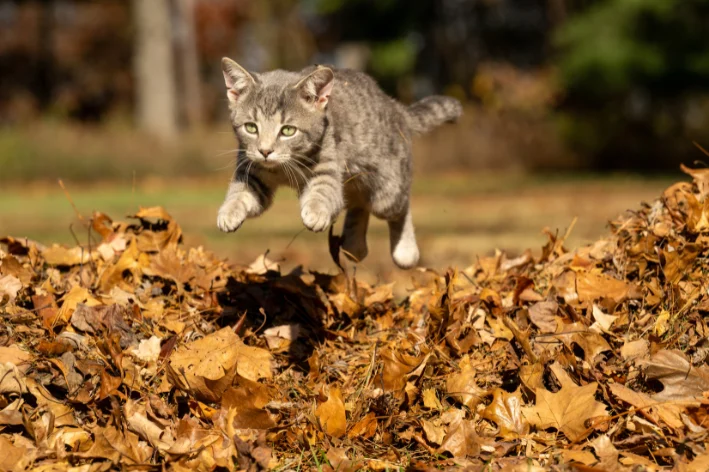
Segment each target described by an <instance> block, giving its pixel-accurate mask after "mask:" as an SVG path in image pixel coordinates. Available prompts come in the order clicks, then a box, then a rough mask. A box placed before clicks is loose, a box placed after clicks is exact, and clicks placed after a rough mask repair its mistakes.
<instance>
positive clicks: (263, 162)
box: [255, 158, 283, 170]
mask: <svg viewBox="0 0 709 472" xmlns="http://www.w3.org/2000/svg"><path fill="white" fill-rule="evenodd" d="M255 162H256V163H257V164H258V165H259V166H261V167H263V168H264V169H269V170H270V169H275V168H277V167H280V165H281V164H282V163H283V160H282V159H273V158H269V159H258V160H256V161H255Z"/></svg>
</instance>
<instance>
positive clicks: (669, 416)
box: [609, 383, 685, 428]
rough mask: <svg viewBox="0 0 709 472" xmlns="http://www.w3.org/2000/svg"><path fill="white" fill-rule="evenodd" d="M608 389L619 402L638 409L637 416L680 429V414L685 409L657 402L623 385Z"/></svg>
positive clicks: (614, 385) (612, 386)
mask: <svg viewBox="0 0 709 472" xmlns="http://www.w3.org/2000/svg"><path fill="white" fill-rule="evenodd" d="M609 389H610V391H611V393H612V394H613V395H615V396H616V397H617V398H618V399H619V400H621V401H623V402H625V403H628V404H629V405H632V406H634V407H635V408H638V409H639V410H640V411H639V414H640V415H642V416H644V417H645V418H647V419H649V420H650V421H652V422H653V423H655V424H659V420H662V421H663V422H664V424H666V425H667V426H669V427H670V428H681V427H682V426H683V423H682V420H681V418H680V413H682V411H684V409H685V407H683V406H682V405H677V404H672V403H669V402H658V401H656V400H654V399H653V398H652V397H650V395H647V394H645V393H642V392H636V391H634V390H631V389H629V388H627V387H625V386H623V385H620V384H617V383H613V384H610V386H609Z"/></svg>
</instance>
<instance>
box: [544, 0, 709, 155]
mask: <svg viewBox="0 0 709 472" xmlns="http://www.w3.org/2000/svg"><path fill="white" fill-rule="evenodd" d="M707 25H709V0H602V1H597V2H594V3H592V4H591V5H590V6H589V7H587V8H582V9H581V10H580V11H579V12H577V13H576V14H575V15H574V16H572V17H571V18H569V20H568V21H567V22H566V23H565V24H564V26H563V27H562V28H561V29H560V30H559V33H558V36H557V44H558V46H559V48H560V54H559V57H558V66H559V71H560V78H561V80H562V83H563V85H564V86H565V88H566V90H567V94H566V99H565V101H564V103H563V104H562V114H561V117H562V120H561V123H562V125H563V130H564V132H565V133H566V135H567V137H568V139H569V140H570V142H571V143H572V144H574V145H575V146H576V147H577V149H579V150H581V151H582V152H584V153H586V154H588V155H590V156H591V159H592V163H594V164H597V165H599V166H601V167H603V168H619V167H623V168H630V167H635V168H637V167H644V168H645V169H648V168H661V167H666V166H667V165H671V166H672V167H674V166H675V165H676V162H677V161H681V160H687V159H691V158H692V157H694V158H696V157H697V154H696V153H695V152H694V150H692V149H691V139H692V138H699V137H701V136H699V135H695V134H694V133H693V129H697V130H702V129H704V130H705V129H706V128H705V126H706V125H707V124H709V123H708V122H707V118H708V116H707V110H706V109H705V110H703V111H702V110H701V108H702V107H701V106H700V105H701V103H702V98H701V97H702V96H704V97H706V95H707V93H709V42H707V39H706V35H707ZM704 103H706V101H704ZM705 108H706V107H705ZM698 125H699V126H698ZM702 125H703V126H702ZM687 153H689V154H687Z"/></svg>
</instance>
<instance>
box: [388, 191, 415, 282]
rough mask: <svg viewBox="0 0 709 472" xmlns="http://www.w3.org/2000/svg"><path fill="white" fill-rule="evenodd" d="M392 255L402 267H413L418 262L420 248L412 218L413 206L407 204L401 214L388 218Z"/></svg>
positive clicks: (395, 261)
mask: <svg viewBox="0 0 709 472" xmlns="http://www.w3.org/2000/svg"><path fill="white" fill-rule="evenodd" d="M387 223H389V242H390V244H391V257H392V259H394V263H396V265H397V266H399V267H400V268H401V269H411V268H413V267H415V266H416V264H418V261H419V248H418V245H417V244H416V235H415V234H414V223H413V221H412V219H411V208H410V207H409V206H408V205H407V206H406V211H405V212H403V214H402V215H401V216H398V217H395V218H387Z"/></svg>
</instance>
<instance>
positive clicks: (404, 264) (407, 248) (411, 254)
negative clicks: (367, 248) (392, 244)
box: [391, 241, 419, 269]
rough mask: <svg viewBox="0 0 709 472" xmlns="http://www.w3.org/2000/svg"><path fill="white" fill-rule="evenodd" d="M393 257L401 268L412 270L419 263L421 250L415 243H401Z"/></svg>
mask: <svg viewBox="0 0 709 472" xmlns="http://www.w3.org/2000/svg"><path fill="white" fill-rule="evenodd" d="M391 256H392V258H393V259H394V263H395V264H396V265H397V266H399V268H401V269H411V268H413V267H416V264H418V262H419V248H418V246H417V245H416V242H415V241H401V242H399V244H397V246H396V249H394V252H393V253H392V255H391Z"/></svg>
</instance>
